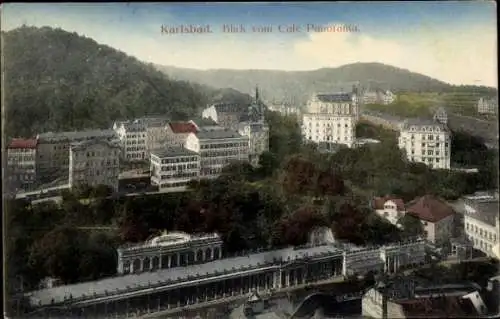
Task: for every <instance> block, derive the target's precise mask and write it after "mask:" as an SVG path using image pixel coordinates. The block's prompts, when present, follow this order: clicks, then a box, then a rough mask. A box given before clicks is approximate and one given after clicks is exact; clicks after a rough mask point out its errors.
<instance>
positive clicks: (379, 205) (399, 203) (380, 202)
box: [372, 195, 405, 211]
mask: <svg viewBox="0 0 500 319" xmlns="http://www.w3.org/2000/svg"><path fill="white" fill-rule="evenodd" d="M387 201H393V202H394V203H395V204H396V207H397V209H398V210H400V211H403V210H404V209H405V203H404V201H403V200H402V199H401V198H397V197H395V196H391V195H385V196H384V197H375V198H373V201H372V204H373V208H374V209H384V204H385V203H386V202H387Z"/></svg>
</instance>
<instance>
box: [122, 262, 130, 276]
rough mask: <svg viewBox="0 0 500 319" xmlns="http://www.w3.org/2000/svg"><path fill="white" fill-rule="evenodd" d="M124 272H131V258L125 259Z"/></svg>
mask: <svg viewBox="0 0 500 319" xmlns="http://www.w3.org/2000/svg"><path fill="white" fill-rule="evenodd" d="M123 273H124V274H128V273H130V261H129V260H125V261H124V262H123Z"/></svg>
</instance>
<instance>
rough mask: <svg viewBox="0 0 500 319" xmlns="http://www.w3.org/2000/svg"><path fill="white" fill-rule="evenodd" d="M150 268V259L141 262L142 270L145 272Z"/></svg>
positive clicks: (146, 258)
mask: <svg viewBox="0 0 500 319" xmlns="http://www.w3.org/2000/svg"><path fill="white" fill-rule="evenodd" d="M150 268H151V259H150V258H149V257H145V258H144V260H143V261H142V269H143V270H144V271H147V270H149V269H150Z"/></svg>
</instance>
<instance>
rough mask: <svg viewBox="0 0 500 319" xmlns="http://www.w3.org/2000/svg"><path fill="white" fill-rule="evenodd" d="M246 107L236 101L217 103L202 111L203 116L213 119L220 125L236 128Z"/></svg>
mask: <svg viewBox="0 0 500 319" xmlns="http://www.w3.org/2000/svg"><path fill="white" fill-rule="evenodd" d="M244 112H245V109H244V108H242V107H241V106H240V105H238V104H235V103H217V104H213V105H210V106H209V107H207V108H206V109H204V110H203V112H202V117H203V118H207V119H211V120H212V121H214V122H215V123H217V124H218V125H220V126H223V127H226V128H229V129H236V128H237V125H238V123H239V122H240V118H241V115H242V114H243V113H244Z"/></svg>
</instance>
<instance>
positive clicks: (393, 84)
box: [157, 63, 453, 104]
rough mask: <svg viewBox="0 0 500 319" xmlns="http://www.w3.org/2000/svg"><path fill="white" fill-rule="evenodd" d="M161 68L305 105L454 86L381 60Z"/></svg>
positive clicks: (187, 77)
mask: <svg viewBox="0 0 500 319" xmlns="http://www.w3.org/2000/svg"><path fill="white" fill-rule="evenodd" d="M157 68H158V69H159V70H161V71H163V72H165V73H166V74H167V75H169V76H171V77H172V78H174V79H179V80H189V81H195V82H198V83H202V84H210V85H213V86H215V87H232V88H234V89H236V90H238V91H241V92H244V93H251V92H252V91H253V89H254V87H255V85H256V84H258V85H259V88H261V91H262V95H263V97H264V98H265V99H266V100H273V99H276V100H286V101H288V102H292V103H293V102H295V103H297V104H303V103H304V102H305V101H306V100H307V99H308V98H309V97H310V95H311V94H312V93H314V92H322V91H335V90H340V89H343V90H351V88H352V85H354V84H359V85H360V86H361V87H365V88H368V87H370V88H382V89H391V90H393V91H413V92H418V91H422V92H430V91H446V90H450V89H452V88H453V87H452V86H451V85H449V84H447V83H444V82H442V81H439V80H436V79H433V78H431V77H428V76H425V75H422V74H418V73H414V72H410V71H408V70H403V69H400V68H396V67H393V66H390V65H385V64H381V63H354V64H349V65H344V66H341V67H338V68H322V69H318V70H312V71H278V70H223V69H221V70H206V71H202V70H195V69H185V68H177V67H170V66H157Z"/></svg>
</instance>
